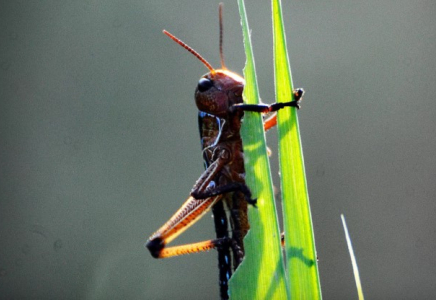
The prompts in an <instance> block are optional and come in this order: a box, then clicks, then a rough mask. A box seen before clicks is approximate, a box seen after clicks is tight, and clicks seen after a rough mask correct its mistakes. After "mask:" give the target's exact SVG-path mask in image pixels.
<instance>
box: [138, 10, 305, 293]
mask: <svg viewBox="0 0 436 300" xmlns="http://www.w3.org/2000/svg"><path fill="white" fill-rule="evenodd" d="M222 20H223V18H222V4H220V6H219V28H220V31H219V32H220V34H219V53H220V61H221V68H220V69H214V68H213V67H212V65H211V64H210V63H209V62H207V61H206V60H205V59H204V58H203V57H202V56H201V55H200V54H199V53H198V52H196V51H195V50H194V49H193V48H191V47H190V46H188V45H187V44H185V43H184V42H182V41H181V40H180V39H178V38H177V37H175V36H174V35H172V34H171V33H169V32H168V31H166V30H164V31H163V33H164V34H166V35H167V36H168V37H170V38H171V39H172V40H173V41H175V42H176V43H177V44H179V45H180V46H182V47H183V48H185V49H186V50H187V51H189V52H190V53H191V54H193V55H194V56H195V57H196V58H197V59H198V60H200V61H201V62H202V63H203V64H204V65H205V66H206V68H207V69H208V70H209V72H208V73H206V74H205V75H203V76H202V77H201V78H200V80H199V81H198V83H197V87H196V89H195V94H194V95H195V96H194V98H195V104H196V106H197V108H198V125H199V131H200V141H201V147H202V153H203V160H204V165H205V171H204V172H203V173H202V174H201V175H200V177H199V179H198V180H197V182H196V183H195V184H194V186H193V188H192V190H191V192H190V194H189V196H188V198H187V199H186V201H185V202H184V203H183V205H182V206H181V207H180V208H179V210H177V211H176V212H175V213H174V215H173V216H172V217H171V218H170V219H169V220H168V221H167V222H166V223H165V224H164V225H163V226H162V227H160V228H159V229H158V230H157V231H156V232H155V233H154V234H153V235H152V236H150V238H149V239H148V241H147V242H146V244H145V245H146V247H147V248H148V250H149V251H150V253H151V255H152V256H153V257H154V258H168V257H173V256H178V255H185V254H190V253H198V252H204V251H209V250H211V249H216V250H217V252H218V269H219V288H220V297H221V299H228V297H229V296H228V282H229V279H230V277H231V276H232V274H233V272H234V271H235V270H236V268H237V267H238V266H239V264H240V263H241V262H242V260H243V258H244V244H243V239H244V237H245V235H246V234H247V232H248V230H249V228H250V225H249V223H248V216H247V210H248V205H253V206H254V207H256V199H255V198H253V196H252V194H251V192H250V189H249V188H248V187H247V185H246V183H245V169H244V153H243V149H242V140H241V135H240V130H241V125H242V121H243V116H244V112H255V113H262V114H266V113H272V114H271V115H270V116H269V117H268V118H266V119H265V120H264V129H265V130H268V129H270V128H272V127H274V126H275V125H276V124H277V116H276V114H275V112H276V111H277V110H279V109H282V108H284V107H292V108H299V103H300V101H301V99H302V96H303V93H304V91H303V90H302V89H296V90H294V92H293V93H294V100H292V101H289V102H284V103H273V104H270V105H268V104H244V102H243V97H242V93H243V90H244V84H245V81H244V78H242V77H241V76H239V75H238V74H236V73H234V72H231V71H229V70H228V69H227V68H226V66H225V64H224V55H223V47H222V45H223V21H222ZM210 210H212V214H213V220H214V223H215V231H216V237H215V238H213V239H209V240H206V241H201V242H197V243H191V244H185V245H177V246H167V245H168V244H169V243H170V242H171V241H173V240H174V239H175V238H176V237H177V236H179V235H180V234H181V233H183V232H184V231H185V230H187V229H188V228H189V227H190V226H192V225H193V224H194V223H195V222H196V221H198V220H199V219H200V218H201V217H203V216H204V215H205V214H206V213H207V212H209V211H210Z"/></svg>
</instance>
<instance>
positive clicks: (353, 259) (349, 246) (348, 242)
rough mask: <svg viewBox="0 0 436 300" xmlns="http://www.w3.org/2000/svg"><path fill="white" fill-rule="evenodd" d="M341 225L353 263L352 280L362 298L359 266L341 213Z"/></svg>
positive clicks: (362, 298)
mask: <svg viewBox="0 0 436 300" xmlns="http://www.w3.org/2000/svg"><path fill="white" fill-rule="evenodd" d="M341 220H342V226H343V227H344V232H345V239H346V240H347V246H348V252H350V257H351V264H352V265H353V273H354V280H355V281H356V288H357V294H358V297H359V300H364V299H365V298H364V297H363V290H362V283H361V282H360V275H359V268H358V267H357V262H356V256H354V250H353V245H352V244H351V238H350V234H349V232H348V227H347V223H346V222H345V217H344V215H343V214H341Z"/></svg>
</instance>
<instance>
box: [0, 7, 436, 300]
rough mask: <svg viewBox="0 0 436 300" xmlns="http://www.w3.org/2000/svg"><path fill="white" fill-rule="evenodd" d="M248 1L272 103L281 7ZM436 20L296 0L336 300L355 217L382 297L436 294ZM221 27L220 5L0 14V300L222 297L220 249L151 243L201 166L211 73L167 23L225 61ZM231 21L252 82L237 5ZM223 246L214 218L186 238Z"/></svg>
mask: <svg viewBox="0 0 436 300" xmlns="http://www.w3.org/2000/svg"><path fill="white" fill-rule="evenodd" d="M246 5H247V9H248V12H247V13H248V18H249V23H250V27H251V28H252V30H253V31H252V41H253V44H254V54H255V58H256V67H257V70H258V79H259V84H260V92H261V97H262V99H263V100H264V102H268V103H270V102H273V101H274V84H273V70H272V37H271V19H270V14H271V12H270V7H269V6H270V3H269V2H268V1H247V3H246ZM435 16H436V2H435V1H403V0H395V1H394V0H390V1H375V0H370V1H340V0H336V1H328V2H325V1H286V2H285V3H284V17H285V22H286V24H285V25H286V28H287V36H288V47H289V50H290V52H291V64H292V71H293V76H294V84H295V86H298V87H303V88H305V90H306V92H307V93H306V97H305V99H304V103H303V106H302V110H300V112H299V117H300V127H301V134H302V143H303V149H304V156H305V160H306V171H307V179H308V187H309V195H310V199H311V204H312V216H313V222H314V226H315V237H316V244H317V248H318V256H319V270H320V276H321V285H322V288H323V293H324V298H325V299H356V290H355V286H354V281H353V273H352V269H351V264H350V259H349V256H348V253H347V248H346V244H345V238H344V235H343V230H342V227H341V222H340V214H341V213H344V214H345V215H346V217H347V220H348V225H349V229H350V232H351V236H352V239H353V244H354V248H355V252H356V256H357V261H358V264H359V268H360V274H361V278H362V283H363V289H364V292H365V295H366V296H367V298H368V299H431V298H435V297H436V287H435V284H434V283H435V281H436V271H435V268H436V260H435V254H434V253H435V249H436V239H435V212H436V203H435V195H436V191H435V186H436V184H435V178H436V156H435V146H436V145H435V144H436V139H435V127H436V126H435V125H436V103H435V95H436V71H435V69H436V17H435ZM217 18H218V1H185V2H182V1H180V2H177V1H138V0H131V1H112V0H109V1H90V0H89V1H46V0H41V1H2V2H0V29H1V30H0V242H1V246H0V298H1V299H207V298H210V297H211V298H217V295H218V287H217V280H218V279H217V266H216V265H217V261H216V253H215V252H210V253H205V254H196V255H189V256H185V257H179V258H173V259H168V260H161V261H158V260H154V259H153V258H151V256H150V255H149V253H148V251H147V250H146V249H144V248H143V243H144V242H145V241H146V239H147V237H148V236H149V235H150V234H151V233H153V231H154V230H156V229H157V228H158V227H159V226H160V225H162V224H163V222H164V221H166V220H167V218H168V217H169V216H170V215H171V214H172V213H173V212H174V211H175V210H176V209H177V208H178V207H179V206H180V204H181V203H182V202H183V201H184V199H185V198H186V197H187V196H188V193H189V191H190V189H191V187H192V185H193V184H194V182H195V180H196V179H197V178H198V176H199V175H200V173H201V172H202V170H203V163H202V158H201V157H202V156H201V150H200V144H199V138H198V129H197V115H196V114H197V112H196V107H195V104H194V101H193V93H194V88H195V86H196V83H197V80H198V78H199V77H200V76H201V75H202V74H204V73H206V71H207V70H206V69H205V67H204V66H203V65H202V64H201V63H200V62H198V61H197V60H195V59H194V58H193V57H192V55H190V54H189V53H187V52H186V51H184V50H183V49H182V48H180V47H179V46H177V45H176V44H175V43H173V42H172V41H171V40H169V39H168V38H167V37H166V36H164V35H163V34H162V29H164V28H165V29H167V30H169V31H170V32H172V33H174V34H175V35H177V36H178V37H180V38H182V39H183V40H184V41H185V42H187V43H188V44H189V45H191V46H192V47H194V48H195V49H196V50H198V51H199V52H200V53H201V54H202V55H204V56H205V57H206V59H208V60H209V61H210V62H211V64H212V65H214V66H218V65H219V57H218V20H217ZM224 19H225V45H224V49H225V56H226V63H227V66H228V67H229V68H230V69H232V70H234V71H237V72H238V73H241V69H242V68H243V65H244V61H245V58H244V52H243V46H242V34H241V28H240V22H239V15H238V10H237V5H236V1H227V2H226V3H225V12H224ZM275 138H276V135H275V133H269V134H268V141H269V144H270V145H271V148H272V149H273V153H274V154H273V155H275V154H276V153H277V151H276V150H275V149H276V147H275V144H276V140H275ZM272 165H273V174H274V180H275V182H276V183H278V177H277V175H276V174H277V172H278V171H277V160H276V157H275V156H273V158H272ZM213 235H214V231H213V222H212V220H211V218H210V216H206V217H205V218H204V220H202V221H201V222H200V223H199V224H197V226H194V227H193V228H192V229H190V230H189V231H188V232H186V234H184V235H183V236H181V237H180V238H179V239H178V240H177V241H176V242H177V243H187V242H192V241H200V240H203V239H208V238H211V237H213ZM210 295H212V296H210Z"/></svg>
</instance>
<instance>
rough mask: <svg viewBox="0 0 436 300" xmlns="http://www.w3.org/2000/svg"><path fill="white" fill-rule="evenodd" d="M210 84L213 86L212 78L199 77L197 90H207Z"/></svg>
mask: <svg viewBox="0 0 436 300" xmlns="http://www.w3.org/2000/svg"><path fill="white" fill-rule="evenodd" d="M212 86H213V82H212V80H210V79H207V78H201V79H200V80H199V81H198V90H199V91H200V92H205V91H207V90H208V89H210V88H211V87H212Z"/></svg>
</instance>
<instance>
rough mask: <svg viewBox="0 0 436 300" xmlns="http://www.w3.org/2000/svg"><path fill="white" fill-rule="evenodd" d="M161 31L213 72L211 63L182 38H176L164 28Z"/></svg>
mask: <svg viewBox="0 0 436 300" xmlns="http://www.w3.org/2000/svg"><path fill="white" fill-rule="evenodd" d="M163 33H164V34H166V35H167V36H169V37H170V38H171V39H172V40H173V41H174V42H176V43H177V44H179V45H180V46H182V47H183V48H185V49H186V50H188V51H189V52H191V53H192V54H193V55H194V56H195V57H196V58H198V59H199V60H200V61H201V62H202V63H203V64H204V65H205V66H206V68H208V69H209V71H210V72H211V73H212V74H215V69H214V68H213V67H212V65H211V64H210V63H208V61H207V60H205V59H204V58H203V56H201V55H200V54H199V53H198V52H197V51H195V50H194V49H192V48H191V47H189V46H188V45H187V44H185V43H184V42H182V40H180V39H178V38H176V37H175V36H174V35H172V34H171V33H169V32H168V31H166V30H163Z"/></svg>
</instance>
